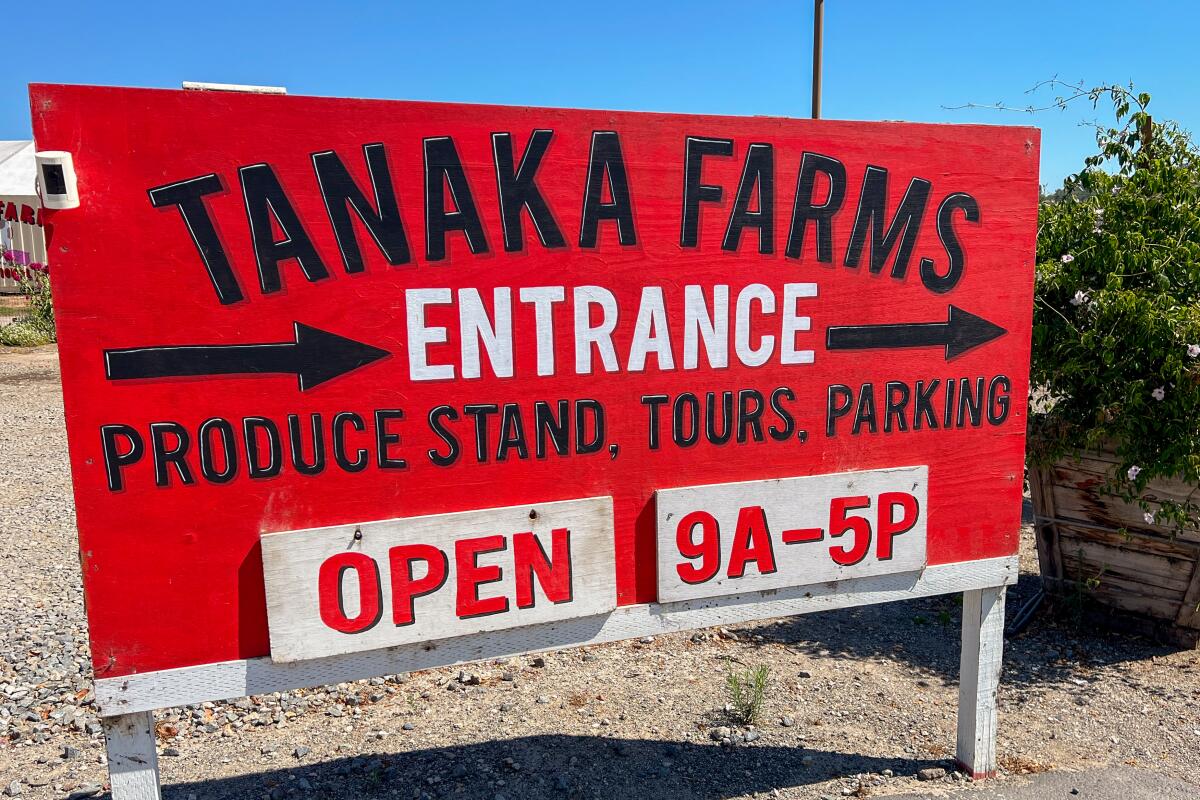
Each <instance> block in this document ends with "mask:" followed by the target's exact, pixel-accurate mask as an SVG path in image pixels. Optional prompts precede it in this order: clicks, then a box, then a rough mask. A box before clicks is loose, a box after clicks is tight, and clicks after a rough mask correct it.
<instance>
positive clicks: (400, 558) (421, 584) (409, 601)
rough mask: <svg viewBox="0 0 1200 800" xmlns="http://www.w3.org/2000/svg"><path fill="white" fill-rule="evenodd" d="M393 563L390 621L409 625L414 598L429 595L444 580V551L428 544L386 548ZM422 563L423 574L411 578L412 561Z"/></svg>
mask: <svg viewBox="0 0 1200 800" xmlns="http://www.w3.org/2000/svg"><path fill="white" fill-rule="evenodd" d="M388 559H389V560H390V561H391V565H392V622H394V623H395V624H396V625H397V626H400V625H411V624H413V621H414V619H415V615H414V613H413V601H414V600H415V599H416V598H418V597H424V596H425V595H427V594H432V593H433V592H436V591H437V590H438V589H440V588H442V584H444V583H445V582H446V571H447V570H446V568H447V566H448V563H447V560H446V554H445V553H443V552H442V551H441V550H439V549H438V548H436V547H434V546H433V545H431V544H403V545H400V546H399V547H393V548H392V549H391V550H388ZM414 561H424V562H425V577H423V578H419V579H414V578H413V562H414Z"/></svg>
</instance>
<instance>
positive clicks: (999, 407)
mask: <svg viewBox="0 0 1200 800" xmlns="http://www.w3.org/2000/svg"><path fill="white" fill-rule="evenodd" d="M1011 391H1012V381H1010V380H1009V379H1008V376H1007V375H997V376H996V377H994V378H992V381H991V383H989V384H988V410H987V421H988V424H990V425H1000V424H1002V423H1003V422H1004V420H1006V419H1008V407H1009V397H1008V393H1009V392H1011Z"/></svg>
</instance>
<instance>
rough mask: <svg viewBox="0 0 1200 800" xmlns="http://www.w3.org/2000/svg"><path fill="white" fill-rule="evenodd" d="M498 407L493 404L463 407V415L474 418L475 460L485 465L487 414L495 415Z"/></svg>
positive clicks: (486, 453)
mask: <svg viewBox="0 0 1200 800" xmlns="http://www.w3.org/2000/svg"><path fill="white" fill-rule="evenodd" d="M499 411H500V407H499V406H497V405H496V404H495V403H477V404H475V405H469V406H463V413H465V414H470V415H471V416H472V417H474V418H475V460H476V461H478V462H479V463H480V464H486V463H487V460H488V421H487V418H488V414H495V413H498V412H499Z"/></svg>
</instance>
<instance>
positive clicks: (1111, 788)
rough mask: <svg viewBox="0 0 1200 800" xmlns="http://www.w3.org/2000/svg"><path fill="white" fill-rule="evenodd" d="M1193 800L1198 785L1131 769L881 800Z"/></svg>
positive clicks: (1014, 780)
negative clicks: (946, 798)
mask: <svg viewBox="0 0 1200 800" xmlns="http://www.w3.org/2000/svg"><path fill="white" fill-rule="evenodd" d="M943 797H949V798H959V797H961V798H963V800H1151V799H1153V800H1196V798H1197V797H1200V786H1197V785H1195V784H1192V783H1185V782H1183V781H1181V780H1179V779H1178V778H1172V777H1169V776H1166V775H1160V774H1157V773H1154V772H1147V771H1145V770H1141V769H1134V768H1133V767H1124V766H1118V767H1105V768H1103V769H1094V770H1089V771H1087V772H1046V773H1042V774H1041V775H1034V776H1030V777H1027V778H1010V779H1009V780H1005V781H991V782H988V783H981V784H978V785H974V786H970V787H963V788H961V789H953V788H949V787H944V785H939V786H938V788H936V789H932V790H930V791H928V792H917V793H915V794H913V793H909V794H898V795H888V796H887V797H885V798H881V799H880V800H926V798H929V799H930V800H932V799H933V798H943Z"/></svg>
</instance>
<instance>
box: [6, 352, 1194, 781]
mask: <svg viewBox="0 0 1200 800" xmlns="http://www.w3.org/2000/svg"><path fill="white" fill-rule="evenodd" d="M57 369H58V364H57V358H56V355H55V351H54V349H53V348H52V347H51V348H38V349H36V350H32V351H13V350H8V351H5V350H4V349H3V348H0V467H2V468H0V532H2V534H3V535H2V536H0V796H12V795H16V796H20V797H23V798H33V799H34V800H38V799H40V798H66V797H92V796H101V793H102V792H103V784H104V782H105V779H106V773H105V769H104V749H103V746H102V739H101V737H100V726H99V723H98V720H97V717H96V714H95V709H94V707H93V705H92V701H93V697H92V694H91V691H90V679H91V671H90V668H89V666H88V656H87V643H86V635H85V630H84V615H83V603H82V599H81V592H80V588H79V586H80V584H79V572H78V561H77V558H76V552H75V544H74V517H73V513H72V507H71V495H70V481H69V476H68V470H67V461H66V457H65V455H64V454H65V447H66V444H65V439H64V435H63V420H62V405H61V396H60V392H59V388H58V376H57ZM1025 539H1026V541H1025V549H1024V552H1023V571H1024V575H1023V578H1022V583H1021V584H1020V585H1019V586H1017V587H1016V588H1015V589H1014V590H1012V591H1011V593H1010V596H1009V597H1010V602H1009V610H1010V614H1011V613H1013V612H1014V611H1015V610H1016V609H1017V608H1019V607H1020V605H1021V604H1022V603H1023V602H1024V600H1025V599H1026V598H1028V597H1029V596H1030V595H1031V594H1032V593H1033V592H1034V590H1035V588H1036V578H1035V577H1034V576H1035V575H1036V569H1037V564H1036V557H1035V556H1034V554H1033V552H1032V542H1031V540H1030V537H1029V536H1026V537H1025ZM958 624H959V604H958V602H957V599H956V598H954V597H945V598H932V599H926V600H917V601H912V602H907V603H896V604H892V605H888V606H880V607H867V608H860V609H851V610H847V611H837V612H828V613H825V614H819V615H813V616H807V617H799V618H792V619H783V620H774V621H769V622H763V623H757V624H752V625H743V626H739V627H736V628H731V629H719V630H708V631H701V632H698V633H694V634H691V633H688V634H676V635H671V636H664V637H659V638H655V639H643V640H639V641H631V642H622V643H616V644H612V645H604V646H597V647H590V648H586V649H580V650H569V651H560V652H554V653H547V654H545V655H544V656H537V657H525V658H518V659H512V660H508V661H503V662H492V663H487V664H476V665H471V666H468V667H466V668H463V669H457V668H455V669H442V670H431V671H427V672H421V673H415V674H412V675H409V676H400V677H395V678H390V679H386V680H385V679H378V680H373V681H363V682H359V683H352V684H342V685H339V686H334V687H326V688H321V689H313V690H308V691H298V692H290V693H285V694H281V695H272V696H263V697H252V698H244V699H240V700H236V701H233V702H230V703H205V704H204V705H203V706H196V707H189V708H182V709H172V710H169V711H165V712H161V713H160V714H159V715H158V719H159V723H158V734H159V739H160V754H161V758H160V766H161V769H162V775H163V782H164V784H166V785H167V788H166V790H165V792H164V794H165V797H167V798H177V799H178V800H184V798H194V800H216V798H264V797H265V798H290V797H297V798H347V799H348V798H376V797H378V798H393V797H397V798H413V799H414V800H419V798H440V797H450V798H484V799H485V800H500V799H501V798H505V800H520V798H526V797H531V798H540V797H570V798H622V799H624V798H630V797H654V798H691V797H699V798H750V797H785V798H823V797H830V798H838V797H847V796H852V797H865V796H884V795H895V794H907V793H914V792H916V793H920V796H930V797H933V796H943V795H945V794H947V793H949V794H959V793H965V794H968V795H973V794H975V793H976V792H975V791H974V790H973V788H972V787H968V786H967V785H966V784H967V783H968V781H967V780H966V779H964V778H963V777H962V776H960V775H958V774H956V773H954V772H953V770H952V768H951V763H950V761H949V759H950V757H951V756H952V753H953V749H954V738H955V737H954V724H955V709H956V703H957V692H956V681H957V671H958ZM759 664H766V665H768V666H769V667H770V674H771V679H770V685H769V689H768V692H767V697H766V703H765V708H764V710H763V713H762V716H761V718H760V721H759V723H758V725H757V727H745V726H738V725H735V724H733V723H732V722H731V721H730V720H729V719H728V715H727V713H726V712H725V711H724V707H725V704H726V703H727V697H726V694H725V688H724V683H725V675H726V672H727V670H728V669H730V668H731V667H732V668H734V669H745V668H748V667H750V666H755V665H759ZM722 738H723V739H725V742H724V743H722V742H721V741H719V740H720V739H722ZM999 752H1000V763H1001V765H1002V766H1003V774H1002V776H1001V780H1002V781H1007V782H1008V784H1007V785H1011V786H1013V788H1014V790H1016V786H1017V784H1019V783H1021V782H1023V781H1028V780H1029V779H1028V778H1026V777H1022V776H1026V775H1030V774H1036V773H1041V772H1045V771H1047V770H1052V769H1053V770H1083V769H1087V768H1088V767H1093V766H1097V765H1123V766H1128V767H1135V768H1141V769H1145V770H1150V771H1153V772H1155V773H1158V774H1161V775H1165V776H1170V777H1171V778H1175V779H1178V780H1182V781H1184V782H1186V783H1191V784H1197V792H1200V653H1198V652H1195V651H1176V650H1172V649H1169V648H1164V647H1160V646H1157V645H1154V644H1152V643H1149V642H1145V641H1140V640H1136V639H1129V638H1121V637H1117V636H1108V635H1104V634H1099V633H1094V632H1090V631H1083V630H1079V629H1078V628H1077V627H1076V626H1075V625H1073V624H1072V623H1071V621H1070V620H1069V619H1057V620H1056V619H1053V618H1050V617H1049V616H1048V615H1045V614H1043V615H1042V616H1040V617H1038V618H1037V619H1036V620H1035V621H1034V623H1033V624H1032V625H1031V626H1030V628H1029V629H1027V631H1026V632H1025V633H1024V634H1022V635H1021V636H1019V637H1017V638H1015V639H1011V640H1010V641H1008V642H1007V644H1006V658H1005V668H1004V675H1003V685H1002V689H1001V694H1000V738H999ZM922 770H931V771H932V773H926V777H929V775H930V774H932V775H933V776H934V777H933V778H932V780H931V781H919V780H918V779H917V777H916V776H917V773H918V772H920V771H922ZM939 770H946V773H945V775H940V774H939ZM995 786H996V785H995V784H993V788H992V790H993V791H994V790H995ZM1022 796H1025V795H1022ZM1130 796H1132V795H1130Z"/></svg>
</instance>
